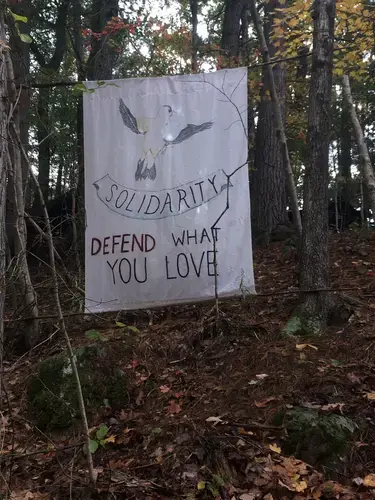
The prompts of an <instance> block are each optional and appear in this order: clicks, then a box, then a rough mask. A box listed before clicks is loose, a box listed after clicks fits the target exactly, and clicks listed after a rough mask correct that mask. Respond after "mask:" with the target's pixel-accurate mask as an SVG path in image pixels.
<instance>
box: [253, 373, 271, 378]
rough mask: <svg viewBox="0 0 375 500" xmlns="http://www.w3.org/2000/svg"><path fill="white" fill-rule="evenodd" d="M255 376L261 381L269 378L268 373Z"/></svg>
mask: <svg viewBox="0 0 375 500" xmlns="http://www.w3.org/2000/svg"><path fill="white" fill-rule="evenodd" d="M255 376H256V378H257V379H259V380H264V379H265V378H267V377H268V375H267V373H259V374H258V375H255Z"/></svg>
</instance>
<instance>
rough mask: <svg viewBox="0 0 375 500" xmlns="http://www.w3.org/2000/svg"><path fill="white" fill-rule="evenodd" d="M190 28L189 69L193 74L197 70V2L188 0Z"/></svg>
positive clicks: (196, 0)
mask: <svg viewBox="0 0 375 500" xmlns="http://www.w3.org/2000/svg"><path fill="white" fill-rule="evenodd" d="M190 12H191V27H192V40H191V45H192V55H191V69H192V72H193V73H196V72H197V70H198V0H190Z"/></svg>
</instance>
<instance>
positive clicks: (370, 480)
mask: <svg viewBox="0 0 375 500" xmlns="http://www.w3.org/2000/svg"><path fill="white" fill-rule="evenodd" d="M363 486H366V487H367V488H375V474H369V475H368V476H366V477H365V478H364V480H363Z"/></svg>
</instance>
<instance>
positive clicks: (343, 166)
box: [338, 99, 352, 229]
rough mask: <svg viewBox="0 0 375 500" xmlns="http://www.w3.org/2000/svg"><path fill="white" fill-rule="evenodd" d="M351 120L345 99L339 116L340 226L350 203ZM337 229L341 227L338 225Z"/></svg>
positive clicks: (343, 224) (344, 224)
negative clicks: (341, 211)
mask: <svg viewBox="0 0 375 500" xmlns="http://www.w3.org/2000/svg"><path fill="white" fill-rule="evenodd" d="M351 142H352V141H351V121H350V112H349V108H348V104H347V102H346V100H345V99H343V100H342V104H341V116H340V152H339V154H338V163H339V182H338V201H339V203H338V206H339V207H340V208H341V209H342V210H343V212H344V213H341V217H342V218H343V219H342V221H341V222H342V224H341V225H342V226H344V227H345V226H346V221H345V218H346V211H347V207H348V206H349V204H351V192H352V190H351V182H350V181H351V178H352V176H351V171H350V168H351V165H352V154H351V153H352V144H351ZM339 229H341V228H340V227H339Z"/></svg>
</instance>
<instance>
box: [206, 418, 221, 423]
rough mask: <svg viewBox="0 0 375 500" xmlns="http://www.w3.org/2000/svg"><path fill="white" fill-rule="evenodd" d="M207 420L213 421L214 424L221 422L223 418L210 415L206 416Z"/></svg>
mask: <svg viewBox="0 0 375 500" xmlns="http://www.w3.org/2000/svg"><path fill="white" fill-rule="evenodd" d="M206 422H212V423H213V424H214V425H216V424H221V423H222V420H221V418H220V417H208V418H206Z"/></svg>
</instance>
